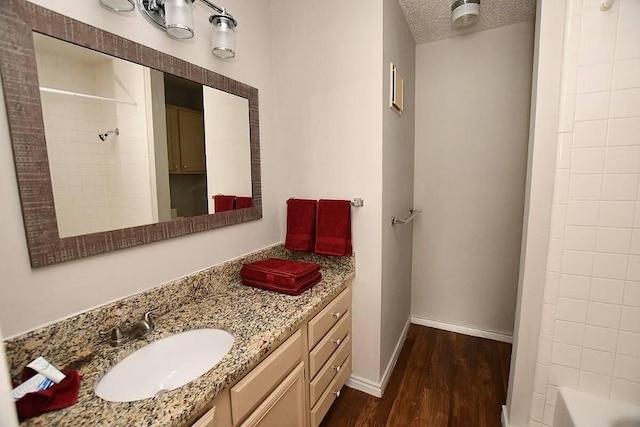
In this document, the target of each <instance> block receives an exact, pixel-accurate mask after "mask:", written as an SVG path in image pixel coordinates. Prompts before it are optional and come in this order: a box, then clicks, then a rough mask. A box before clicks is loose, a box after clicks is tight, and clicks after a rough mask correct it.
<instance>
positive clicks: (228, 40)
mask: <svg viewBox="0 0 640 427" xmlns="http://www.w3.org/2000/svg"><path fill="white" fill-rule="evenodd" d="M209 22H211V53H213V54H214V55H215V56H217V57H218V58H222V59H231V58H233V57H234V56H236V26H237V25H238V23H237V22H236V20H235V19H233V17H231V16H230V15H228V14H227V12H226V10H224V8H223V9H222V13H221V14H219V15H213V16H211V17H210V18H209Z"/></svg>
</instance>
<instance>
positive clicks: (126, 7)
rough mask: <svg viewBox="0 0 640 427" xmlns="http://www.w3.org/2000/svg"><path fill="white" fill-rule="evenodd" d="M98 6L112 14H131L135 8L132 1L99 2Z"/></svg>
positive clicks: (109, 0) (108, 0)
mask: <svg viewBox="0 0 640 427" xmlns="http://www.w3.org/2000/svg"><path fill="white" fill-rule="evenodd" d="M100 5H101V6H103V7H105V8H107V9H109V10H112V11H114V12H131V11H132V10H133V9H135V8H136V7H135V5H134V3H133V0H100Z"/></svg>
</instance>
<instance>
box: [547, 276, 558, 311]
mask: <svg viewBox="0 0 640 427" xmlns="http://www.w3.org/2000/svg"><path fill="white" fill-rule="evenodd" d="M559 290H560V273H557V272H553V271H548V272H547V276H546V279H545V281H544V302H545V303H547V304H557V303H558V292H559Z"/></svg>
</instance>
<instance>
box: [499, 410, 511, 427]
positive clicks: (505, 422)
mask: <svg viewBox="0 0 640 427" xmlns="http://www.w3.org/2000/svg"><path fill="white" fill-rule="evenodd" d="M500 420H501V421H502V427H509V415H507V407H506V406H504V405H502V416H501V417H500Z"/></svg>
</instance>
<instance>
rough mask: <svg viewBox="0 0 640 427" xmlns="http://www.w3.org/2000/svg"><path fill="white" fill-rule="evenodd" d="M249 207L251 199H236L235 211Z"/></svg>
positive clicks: (251, 203) (251, 202) (251, 204)
mask: <svg viewBox="0 0 640 427" xmlns="http://www.w3.org/2000/svg"><path fill="white" fill-rule="evenodd" d="M251 206H253V199H252V198H251V197H240V196H238V197H236V209H244V208H250V207H251Z"/></svg>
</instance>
